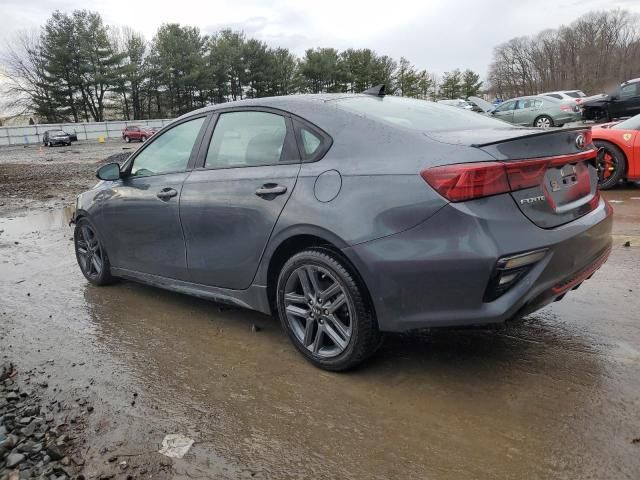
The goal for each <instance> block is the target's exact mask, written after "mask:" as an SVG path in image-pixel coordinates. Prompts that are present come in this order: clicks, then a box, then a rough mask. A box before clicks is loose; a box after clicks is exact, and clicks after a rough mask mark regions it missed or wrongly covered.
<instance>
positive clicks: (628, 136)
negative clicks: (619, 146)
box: [622, 133, 631, 142]
mask: <svg viewBox="0 0 640 480" xmlns="http://www.w3.org/2000/svg"><path fill="white" fill-rule="evenodd" d="M622 138H624V141H625V142H628V141H629V140H631V134H630V133H625V134H624V135H622Z"/></svg>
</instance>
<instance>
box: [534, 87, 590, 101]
mask: <svg viewBox="0 0 640 480" xmlns="http://www.w3.org/2000/svg"><path fill="white" fill-rule="evenodd" d="M540 95H544V96H546V97H551V98H556V99H558V100H565V101H566V100H573V101H575V102H576V103H580V102H582V99H583V98H586V97H587V95H586V94H585V93H584V92H583V91H582V90H559V91H557V92H546V93H541V94H540Z"/></svg>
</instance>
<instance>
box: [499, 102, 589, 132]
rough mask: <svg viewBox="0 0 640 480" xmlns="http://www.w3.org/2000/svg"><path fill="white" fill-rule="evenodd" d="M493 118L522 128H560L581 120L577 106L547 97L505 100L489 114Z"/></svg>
mask: <svg viewBox="0 0 640 480" xmlns="http://www.w3.org/2000/svg"><path fill="white" fill-rule="evenodd" d="M489 114H490V115H492V116H493V117H495V118H499V119H500V120H504V121H505V122H509V123H513V124H515V125H521V126H523V127H540V128H549V127H561V126H562V125H564V124H565V123H569V122H577V121H579V120H580V119H581V114H580V109H579V107H578V105H577V104H575V103H574V104H571V103H567V102H563V101H561V100H557V99H555V98H552V97H547V96H542V95H539V96H530V97H519V98H512V99H511V100H507V101H506V102H504V103H501V104H500V105H498V106H497V107H496V108H494V109H493V110H491V111H490V112H489Z"/></svg>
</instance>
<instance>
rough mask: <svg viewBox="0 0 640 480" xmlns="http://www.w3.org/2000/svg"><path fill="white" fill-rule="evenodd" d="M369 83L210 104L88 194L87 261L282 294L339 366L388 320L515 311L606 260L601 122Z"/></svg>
mask: <svg viewBox="0 0 640 480" xmlns="http://www.w3.org/2000/svg"><path fill="white" fill-rule="evenodd" d="M371 90H373V91H377V92H378V93H377V94H368V95H346V94H323V95H293V96H284V97H271V98H258V99H252V100H244V101H238V102H229V103H224V104H220V105H215V106H211V107H207V108H204V109H201V110H197V111H194V112H191V113H189V114H187V115H185V116H183V117H181V118H179V119H177V120H176V121H175V122H173V123H172V124H171V125H170V126H169V127H168V128H165V129H164V130H163V131H162V132H160V133H158V134H157V135H156V136H154V137H153V138H152V139H150V140H149V141H148V142H147V143H146V144H145V145H143V146H142V147H141V148H139V149H138V150H137V151H136V152H134V153H133V154H132V155H131V156H130V157H129V159H128V160H127V161H126V162H125V164H123V165H122V166H120V165H119V164H117V163H111V164H107V165H104V166H102V167H101V168H100V169H99V170H98V178H100V180H101V182H100V183H98V184H97V185H96V186H95V187H94V188H93V189H91V190H88V191H86V192H84V193H82V194H80V195H79V196H78V198H77V205H76V214H75V218H74V221H75V224H76V226H75V233H74V242H75V252H76V257H77V261H78V264H79V266H80V269H81V271H82V273H83V274H84V276H85V277H86V278H87V279H88V281H89V282H91V283H93V284H96V285H104V284H107V283H109V282H111V281H112V280H113V278H114V277H124V278H129V279H133V280H137V281H141V282H146V283H149V284H151V285H155V286H159V287H163V288H167V289H171V290H175V291H178V292H182V293H189V294H192V295H196V296H200V297H204V298H210V299H213V300H217V301H220V302H225V303H230V304H233V305H236V306H239V307H245V308H252V309H255V310H258V311H261V312H264V313H267V314H271V313H272V314H274V315H277V316H278V317H279V318H280V321H281V323H282V327H283V329H284V330H285V332H286V333H287V334H288V336H289V338H290V339H291V341H292V343H293V344H294V345H295V347H296V348H297V349H298V350H299V351H300V352H301V353H302V355H304V356H305V357H306V358H307V359H308V360H309V361H311V362H312V363H313V364H315V365H317V366H318V367H321V368H325V369H327V370H344V369H346V368H349V367H352V366H354V365H356V364H357V363H359V362H361V361H363V360H365V359H366V358H367V357H369V356H370V355H372V354H373V353H374V352H375V351H376V349H377V348H378V347H379V346H380V344H381V333H382V332H388V331H391V332H403V331H409V330H414V329H419V328H429V327H438V326H440V327H442V326H460V325H472V324H492V323H499V322H504V321H506V320H508V319H511V318H514V317H520V316H522V315H526V314H528V313H530V312H533V311H535V310H537V309H539V308H541V307H542V306H544V305H546V304H548V303H549V302H552V301H554V300H560V299H561V298H563V297H564V296H565V294H567V292H569V291H570V290H572V289H574V288H577V287H578V286H579V285H580V284H581V283H582V282H583V281H584V280H586V279H587V278H590V277H591V276H592V274H593V273H594V272H595V271H596V270H597V269H598V268H599V267H600V266H601V265H602V264H603V263H604V262H605V261H606V259H607V257H608V255H609V251H610V248H611V225H612V209H611V207H610V206H609V205H608V204H607V203H606V202H605V201H604V199H602V198H600V193H599V190H598V189H597V180H598V179H597V170H596V167H595V157H596V150H595V149H594V148H593V145H592V142H591V136H590V130H589V129H588V128H586V129H585V128H581V129H580V128H575V129H566V130H548V131H542V130H540V129H526V128H514V127H512V126H511V125H507V124H505V123H504V122H499V121H496V120H495V119H493V118H490V117H486V116H483V115H478V114H476V113H473V112H470V111H466V110H463V109H459V108H451V107H449V106H445V105H440V104H437V103H434V102H427V101H424V100H417V99H411V98H401V97H393V96H386V97H385V96H384V95H382V94H381V92H382V88H380V87H376V88H374V89H371ZM390 158H392V159H393V161H392V162H390V161H389V159H390ZM187 252H188V253H187ZM176 320H177V321H179V319H176Z"/></svg>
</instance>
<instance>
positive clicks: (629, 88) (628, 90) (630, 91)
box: [620, 83, 638, 98]
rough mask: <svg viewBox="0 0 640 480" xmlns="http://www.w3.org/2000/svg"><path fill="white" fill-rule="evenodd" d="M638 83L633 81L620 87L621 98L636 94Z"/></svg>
mask: <svg viewBox="0 0 640 480" xmlns="http://www.w3.org/2000/svg"><path fill="white" fill-rule="evenodd" d="M637 86H638V84H636V83H632V84H631V85H625V86H624V87H622V88H621V89H620V98H630V97H635V96H636V87H637Z"/></svg>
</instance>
